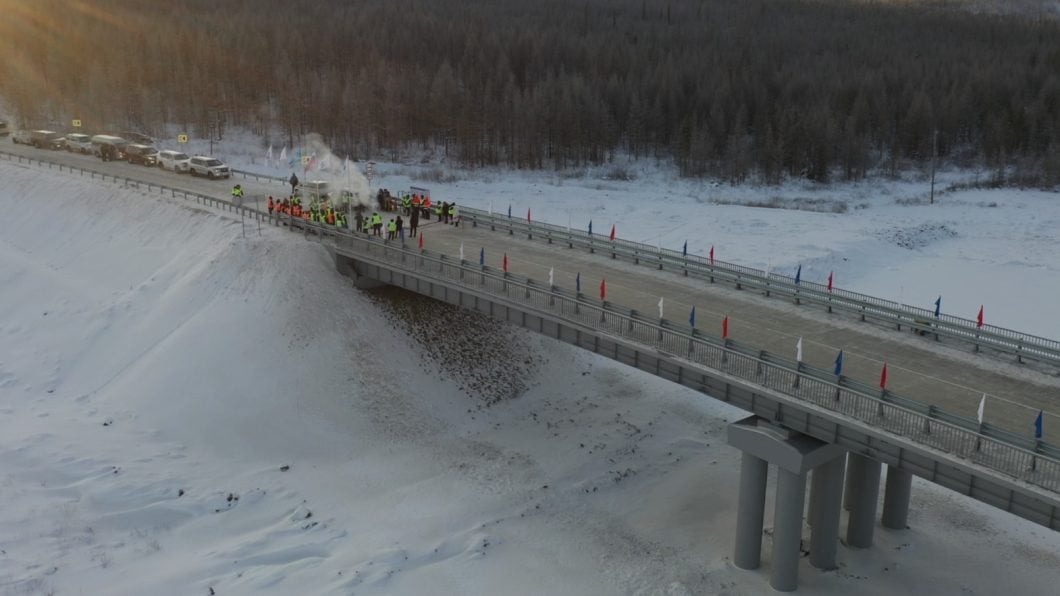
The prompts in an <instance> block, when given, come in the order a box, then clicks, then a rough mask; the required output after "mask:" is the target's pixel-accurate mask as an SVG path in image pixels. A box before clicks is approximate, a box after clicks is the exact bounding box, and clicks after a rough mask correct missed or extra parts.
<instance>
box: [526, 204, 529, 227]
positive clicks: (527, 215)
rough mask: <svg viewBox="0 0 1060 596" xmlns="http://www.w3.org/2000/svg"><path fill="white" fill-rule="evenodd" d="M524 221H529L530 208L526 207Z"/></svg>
mask: <svg viewBox="0 0 1060 596" xmlns="http://www.w3.org/2000/svg"><path fill="white" fill-rule="evenodd" d="M526 223H530V208H529V207H527V208H526Z"/></svg>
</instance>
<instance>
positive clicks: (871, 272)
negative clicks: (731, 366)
mask: <svg viewBox="0 0 1060 596" xmlns="http://www.w3.org/2000/svg"><path fill="white" fill-rule="evenodd" d="M232 152H233V154H232V155H229V156H227V157H228V158H229V159H230V161H231V162H232V163H233V165H236V166H237V167H240V166H242V167H256V168H258V169H263V168H262V166H261V164H260V162H261V159H260V157H259V158H258V159H257V161H258V162H259V163H258V164H251V163H250V161H251V160H250V159H249V154H250V152H251V151H250V150H248V151H247V152H246V153H245V155H247V156H248V157H247V158H246V159H242V160H241V159H240V158H239V156H238V155H237V154H235V150H234V149H233V150H232ZM424 170H428V172H427V174H424V173H423V171H424ZM429 170H431V168H430V166H418V165H415V166H414V165H401V164H378V165H377V178H376V179H375V181H374V182H375V185H376V186H377V187H378V186H384V187H388V188H390V189H392V190H397V189H400V188H403V187H407V185H408V184H409V183H410V182H411V183H414V184H417V183H418V185H421V186H429V187H430V188H431V190H432V195H434V196H435V197H436V198H439V199H442V200H449V199H455V200H456V201H457V202H458V203H460V204H469V205H476V206H482V207H487V206H488V205H489V204H490V203H491V202H492V204H493V206H494V209H495V210H497V211H501V210H506V209H507V206H508V204H509V203H510V204H512V206H513V214H518V215H519V216H522V217H525V213H526V210H527V209H531V210H532V211H533V214H534V217H535V218H536V219H546V220H551V221H553V222H555V223H565V222H566V221H567V220H568V218H569V220H570V221H571V222H572V225H576V226H584V225H585V224H587V222H588V220H589V219H590V218H591V219H592V220H593V221H594V226H596V227H597V229H600V230H609V229H610V226H611V225H612V224H615V225H616V226H617V228H618V233H619V234H620V235H621V236H623V237H627V238H631V239H635V240H642V241H648V242H662V243H663V244H664V245H668V246H672V247H679V246H680V245H681V243H683V242H684V241H685V240H688V242H689V250H690V251H692V252H696V253H700V254H705V253H706V251H707V250H709V247H710V245H711V244H713V245H715V246H716V252H717V256H718V258H721V259H724V260H728V261H732V262H736V263H743V264H748V265H755V266H760V267H765V266H767V265H769V266H771V267H773V268H774V269H776V270H782V269H783V268H787V269H790V270H794V267H795V266H796V265H797V264H799V263H802V264H803V276H804V277H805V278H808V279H813V278H819V279H821V280H823V279H824V278H825V277H826V276H827V275H828V272H829V271H831V270H833V269H834V270H835V272H836V283H837V284H838V285H840V286H843V287H847V288H851V289H855V290H860V291H865V292H870V293H874V294H878V295H882V296H885V297H889V298H901V299H902V300H903V301H904V302H908V303H911V304H919V305H925V306H927V305H930V304H931V303H933V302H934V299H935V298H936V297H937V296H938V295H940V294H941V295H942V296H943V301H944V302H943V304H944V310H946V311H947V312H952V313H955V314H962V315H964V316H967V317H972V316H974V315H975V312H976V310H977V309H978V306H979V305H980V304H986V308H987V320H988V321H990V322H992V323H995V324H998V325H1004V326H1009V327H1016V328H1020V329H1025V330H1029V331H1032V332H1035V333H1037V334H1041V335H1046V336H1050V337H1058V336H1060V317H1058V316H1057V314H1058V313H1057V306H1056V301H1055V298H1054V296H1055V295H1056V294H1057V291H1058V290H1060V276H1057V275H1055V273H1056V269H1057V267H1058V264H1057V257H1056V255H1057V242H1056V240H1055V233H1054V231H1055V230H1056V229H1057V220H1058V219H1060V204H1058V203H1057V195H1056V194H1050V193H1041V192H1013V191H995V192H987V191H968V192H952V193H944V194H942V195H941V196H940V197H939V198H938V201H937V203H936V204H935V205H925V204H921V202H920V199H922V198H924V197H925V196H926V187H925V186H924V184H923V183H922V182H920V181H907V182H888V183H876V184H868V183H866V184H862V185H855V186H844V187H838V188H836V189H832V190H829V191H826V192H822V191H819V190H818V189H814V188H802V187H799V186H797V185H789V186H787V187H784V188H782V189H758V188H732V187H726V186H712V185H709V184H701V183H692V182H687V181H681V180H676V179H673V178H672V177H670V176H669V175H668V174H666V173H665V171H663V170H661V169H648V170H644V171H637V172H635V174H636V179H635V180H633V181H630V182H619V181H605V180H600V179H597V178H595V177H593V175H592V173H591V172H588V173H586V175H584V176H572V177H558V176H556V175H555V174H540V173H538V174H534V173H503V172H499V171H498V172H476V173H469V172H461V171H446V176H452V177H453V178H455V180H452V181H450V182H447V183H429V182H427V183H425V182H423V181H422V177H423V176H424V175H427V176H433V174H432V173H430V171H429ZM275 171H276V173H278V174H281V175H289V173H290V172H289V170H287V171H281V170H275ZM0 180H3V182H4V183H3V184H2V185H0V209H2V211H3V213H4V214H5V215H4V217H3V218H0V287H2V288H3V292H0V504H2V506H0V594H5V595H6V594H158V595H163V596H165V595H169V594H173V595H178V594H180V595H184V594H209V593H211V590H212V591H213V593H215V594H217V595H228V594H284V595H287V594H556V593H559V594H759V593H764V592H768V591H769V590H770V588H769V586H768V569H769V559H770V557H769V545H770V543H769V539H768V537H767V539H766V541H765V542H766V544H765V546H766V548H765V549H764V560H763V568H762V569H760V570H757V571H743V570H739V569H735V568H734V567H733V566H732V564H731V562H730V560H729V556H730V552H731V541H732V536H733V528H734V525H735V500H736V496H737V491H736V484H737V478H738V471H739V465H738V463H739V460H738V454H737V453H736V452H735V451H734V450H732V449H730V448H728V447H727V446H726V445H725V440H724V428H725V425H726V423H727V422H729V421H731V420H733V419H734V418H737V417H742V416H743V413H742V412H740V411H738V410H734V409H731V408H728V407H726V406H724V405H723V404H721V403H720V402H715V401H714V400H711V399H709V398H706V397H703V396H701V395H699V394H696V393H692V392H689V391H686V390H684V389H682V388H680V387H676V386H673V385H672V384H669V383H667V382H664V381H661V380H659V379H656V378H654V377H652V376H650V375H646V374H642V373H640V372H638V371H633V370H630V369H627V368H624V367H622V366H620V365H618V364H615V363H612V362H609V361H606V360H603V359H600V358H597V357H595V356H592V355H590V354H587V353H582V352H581V351H579V350H576V349H574V348H572V347H569V346H565V345H562V344H558V343H555V342H553V341H551V340H548V339H545V338H541V337H538V336H536V335H531V334H528V333H525V332H522V331H519V330H514V329H510V328H507V327H505V326H503V325H501V324H498V323H495V322H492V321H489V320H484V319H481V318H479V317H475V316H471V315H469V314H467V313H463V312H461V311H457V310H454V309H451V308H449V307H445V306H440V305H437V304H435V303H431V302H429V301H427V300H425V299H422V298H418V297H413V296H409V295H407V294H403V293H399V292H395V291H385V290H384V291H374V292H362V291H358V290H356V289H354V288H352V286H351V284H350V282H349V280H347V279H344V278H342V277H340V276H339V275H338V274H337V273H335V272H334V270H333V268H332V266H331V263H330V261H329V259H328V257H327V254H326V253H325V251H324V250H323V249H322V248H321V247H320V246H318V245H316V244H314V243H312V242H307V241H305V240H304V239H302V237H301V236H298V235H290V234H286V233H284V232H283V231H282V230H277V229H272V228H268V229H265V230H264V235H263V236H261V237H257V236H254V237H248V238H247V239H243V238H241V234H240V224H239V221H238V220H232V219H229V218H228V217H227V216H226V215H225V214H222V213H218V212H212V211H208V210H203V209H201V208H196V207H194V206H189V205H187V204H185V203H182V202H179V201H177V200H167V199H164V198H158V197H157V196H154V195H145V194H141V193H139V192H138V191H135V190H130V189H122V188H119V187H117V186H114V185H111V184H105V183H101V182H99V181H92V180H85V179H83V178H80V177H77V176H73V175H70V174H65V173H55V172H49V171H47V170H40V169H36V168H32V167H23V166H17V165H12V164H11V163H9V162H4V161H0ZM772 196H776V197H777V199H776V200H775V201H774V200H772V199H771V197H772ZM822 201H823V202H822ZM752 202H754V203H771V204H773V206H793V205H796V204H801V205H803V206H805V205H807V204H816V205H818V208H821V209H822V210H823V211H821V212H817V211H801V210H793V209H781V208H763V207H748V206H741V205H739V204H730V203H744V204H746V203H752ZM839 204H845V205H846V211H845V212H836V211H842V210H843V209H842V208H841V207H835V206H834V205H839ZM822 205H823V206H822ZM914 491H915V493H914V499H913V503H912V510H911V516H910V529H909V530H906V531H902V532H894V531H889V530H884V529H883V528H880V527H878V528H877V534H876V536H877V543H876V546H874V547H873V548H871V549H868V550H862V551H859V550H852V549H847V548H845V547H841V548H840V550H839V557H838V558H839V562H840V568H839V569H838V570H836V571H832V572H819V571H817V570H814V569H813V568H811V567H810V566H809V565H808V563H804V565H803V567H802V569H801V576H800V586H801V587H800V591H801V592H803V593H810V594H835V595H839V594H849V593H853V592H855V591H856V592H858V593H860V594H868V595H875V594H879V595H884V594H894V593H935V594H956V593H964V594H984V595H987V594H997V593H1012V594H1021V593H1042V594H1045V593H1053V592H1054V590H1055V585H1056V584H1057V582H1058V581H1060V536H1058V535H1057V534H1056V533H1054V532H1051V531H1049V530H1046V529H1044V528H1042V527H1039V526H1036V525H1034V524H1031V523H1029V522H1025V521H1023V520H1020V519H1018V518H1015V517H1012V516H1009V515H1007V514H1004V513H1001V512H1000V511H998V510H996V509H993V508H991V507H988V506H985V505H982V504H980V503H978V502H975V501H971V500H968V499H966V498H963V497H961V496H959V495H956V494H954V493H952V492H949V491H946V490H943V489H941V488H938V487H935V486H933V485H931V484H929V483H926V482H922V481H920V480H917V481H916V484H915V487H914ZM771 517H772V515H771V511H767V515H766V525H767V526H769V525H770V524H771V521H770V520H771Z"/></svg>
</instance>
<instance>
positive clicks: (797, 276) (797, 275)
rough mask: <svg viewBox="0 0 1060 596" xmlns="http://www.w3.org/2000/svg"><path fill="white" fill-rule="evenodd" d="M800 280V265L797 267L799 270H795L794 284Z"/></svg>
mask: <svg viewBox="0 0 1060 596" xmlns="http://www.w3.org/2000/svg"><path fill="white" fill-rule="evenodd" d="M801 280H802V265H799V268H798V269H796V270H795V283H799V281H801Z"/></svg>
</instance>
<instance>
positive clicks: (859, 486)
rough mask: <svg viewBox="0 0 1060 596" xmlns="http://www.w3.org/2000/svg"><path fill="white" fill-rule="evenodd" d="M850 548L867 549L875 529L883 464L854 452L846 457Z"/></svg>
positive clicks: (870, 544)
mask: <svg viewBox="0 0 1060 596" xmlns="http://www.w3.org/2000/svg"><path fill="white" fill-rule="evenodd" d="M847 462H848V463H847V499H849V505H850V517H849V518H847V546H852V547H854V548H868V547H870V546H872V536H873V533H874V532H875V529H876V503H877V501H879V498H880V462H878V461H876V460H874V459H871V458H868V457H865V456H864V455H858V454H857V453H851V454H850V456H849V457H848V458H847Z"/></svg>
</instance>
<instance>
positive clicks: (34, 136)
mask: <svg viewBox="0 0 1060 596" xmlns="http://www.w3.org/2000/svg"><path fill="white" fill-rule="evenodd" d="M29 139H30V141H29V142H30V144H32V145H33V146H34V147H36V148H37V149H66V139H65V138H63V135H62V134H61V133H57V132H55V131H51V130H31V131H29Z"/></svg>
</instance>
